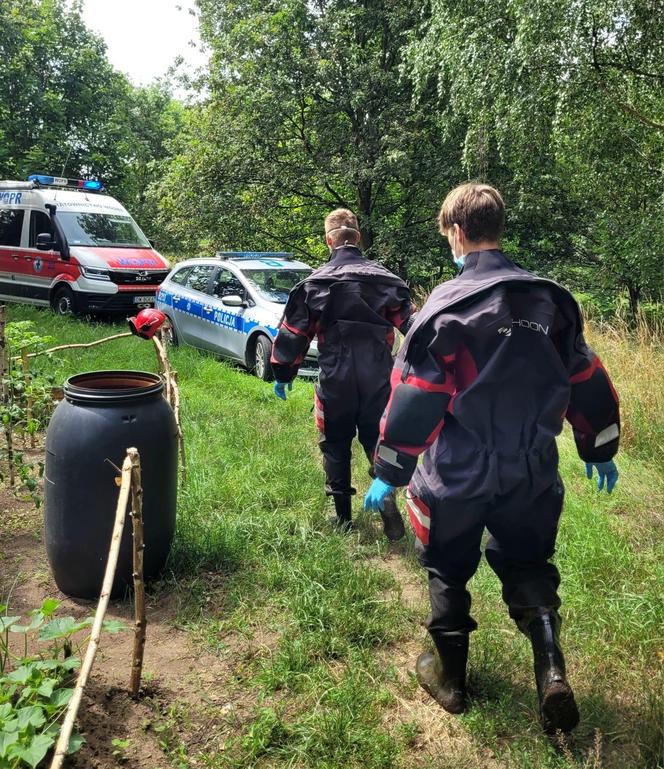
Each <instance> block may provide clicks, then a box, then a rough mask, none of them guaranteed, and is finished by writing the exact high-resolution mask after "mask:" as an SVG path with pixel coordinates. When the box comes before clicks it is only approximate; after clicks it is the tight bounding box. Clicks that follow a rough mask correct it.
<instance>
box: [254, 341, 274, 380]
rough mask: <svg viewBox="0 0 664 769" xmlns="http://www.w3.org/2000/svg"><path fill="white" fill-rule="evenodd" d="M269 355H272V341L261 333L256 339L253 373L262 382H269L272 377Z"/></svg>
mask: <svg viewBox="0 0 664 769" xmlns="http://www.w3.org/2000/svg"><path fill="white" fill-rule="evenodd" d="M270 355H272V342H271V341H270V340H269V339H268V338H267V337H266V336H265V335H264V334H261V335H260V336H259V337H258V339H257V340H256V349H255V351H254V374H256V376H257V377H258V378H259V379H262V380H263V381H264V382H271V381H272V380H273V379H274V374H273V373H272V366H271V365H270Z"/></svg>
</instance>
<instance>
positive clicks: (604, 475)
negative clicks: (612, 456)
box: [586, 460, 618, 494]
mask: <svg viewBox="0 0 664 769" xmlns="http://www.w3.org/2000/svg"><path fill="white" fill-rule="evenodd" d="M594 467H596V468H597V491H601V490H602V489H603V488H604V481H606V490H607V492H608V493H609V494H610V493H611V492H612V491H613V487H614V486H615V485H616V481H617V480H618V468H617V467H616V463H615V462H614V461H613V460H611V461H610V462H586V476H587V477H588V478H592V477H593V468H594Z"/></svg>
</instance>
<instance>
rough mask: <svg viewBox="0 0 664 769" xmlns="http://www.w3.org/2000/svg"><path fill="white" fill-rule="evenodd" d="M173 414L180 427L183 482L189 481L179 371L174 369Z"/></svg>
mask: <svg viewBox="0 0 664 769" xmlns="http://www.w3.org/2000/svg"><path fill="white" fill-rule="evenodd" d="M173 414H174V415H175V424H176V425H177V428H178V446H179V447H180V461H181V462H182V482H183V483H186V482H187V458H186V456H185V453H184V433H183V432H182V424H181V422H180V387H179V385H178V372H177V371H173Z"/></svg>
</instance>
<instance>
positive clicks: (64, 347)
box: [28, 331, 132, 358]
mask: <svg viewBox="0 0 664 769" xmlns="http://www.w3.org/2000/svg"><path fill="white" fill-rule="evenodd" d="M126 336H132V333H131V331H125V332H124V333H122V334H113V335H112V336H105V337H104V338H103V339H97V340H96V341H94V342H77V343H76V344H59V345H58V346H57V347H49V349H48V350H38V351H37V352H31V353H29V354H28V358H36V357H37V356H38V355H48V353H51V352H58V351H59V350H76V349H81V348H83V347H94V346H95V345H97V344H104V342H112V341H113V340H114V339H123V338H124V337H126Z"/></svg>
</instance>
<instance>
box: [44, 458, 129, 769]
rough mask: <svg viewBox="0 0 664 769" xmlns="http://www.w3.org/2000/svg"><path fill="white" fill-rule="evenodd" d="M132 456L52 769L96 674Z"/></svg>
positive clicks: (59, 760)
mask: <svg viewBox="0 0 664 769" xmlns="http://www.w3.org/2000/svg"><path fill="white" fill-rule="evenodd" d="M132 452H134V453H136V454H138V452H137V451H136V449H127V456H126V457H125V460H124V462H123V464H122V480H121V483H120V493H119V495H118V506H117V508H116V510H115V523H114V525H113V535H112V536H111V545H110V548H109V551H108V560H107V561H106V572H105V573H104V581H103V583H102V588H101V595H100V596H99V603H98V604H97V610H96V612H95V618H94V622H93V623H92V632H91V634H90V642H89V643H88V648H87V649H86V651H85V659H84V660H83V664H82V665H81V671H80V673H79V675H78V680H77V681H76V686H75V688H74V693H73V694H72V697H71V699H70V700H69V705H68V706H67V713H66V714H65V720H64V721H63V723H62V729H61V730H60V736H59V737H58V742H57V744H56V746H55V753H54V754H53V760H52V761H51V769H60V767H61V766H62V762H63V761H64V760H65V756H66V755H67V749H68V747H69V739H70V737H71V733H72V729H73V728H74V722H75V721H76V714H77V713H78V708H79V706H80V704H81V698H82V696H83V689H84V688H85V685H86V684H87V682H88V677H89V675H90V671H91V670H92V664H93V662H94V660H95V655H96V654H97V649H98V647H99V639H100V636H101V629H102V625H103V622H104V615H105V614H106V609H107V608H108V602H109V600H110V597H111V589H112V587H113V580H114V579H115V570H116V568H117V565H118V555H119V553H120V541H121V539H122V530H123V529H124V522H125V518H126V516H127V503H128V501H129V492H130V489H131V474H132V456H133V454H132Z"/></svg>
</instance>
